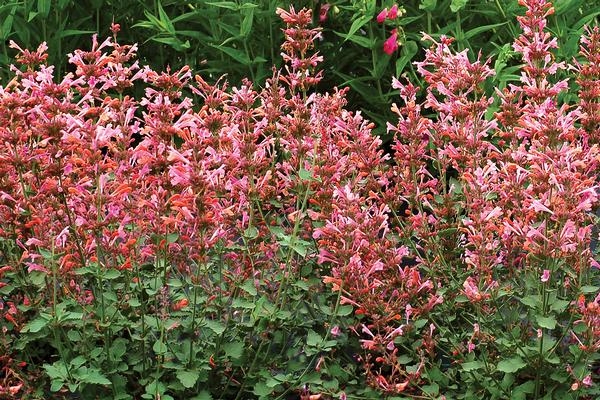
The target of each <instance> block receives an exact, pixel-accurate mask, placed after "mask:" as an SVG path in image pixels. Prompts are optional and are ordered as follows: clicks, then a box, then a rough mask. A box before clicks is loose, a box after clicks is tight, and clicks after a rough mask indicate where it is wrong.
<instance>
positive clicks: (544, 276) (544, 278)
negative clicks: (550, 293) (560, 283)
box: [540, 269, 550, 283]
mask: <svg viewBox="0 0 600 400" xmlns="http://www.w3.org/2000/svg"><path fill="white" fill-rule="evenodd" d="M548 279H550V271H549V270H547V269H545V270H544V272H543V273H542V276H541V278H540V280H541V281H542V282H544V283H545V282H548Z"/></svg>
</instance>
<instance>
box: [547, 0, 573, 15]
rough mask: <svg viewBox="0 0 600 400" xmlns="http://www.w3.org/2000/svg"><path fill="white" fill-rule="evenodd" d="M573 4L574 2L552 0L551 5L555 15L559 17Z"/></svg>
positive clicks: (569, 0)
mask: <svg viewBox="0 0 600 400" xmlns="http://www.w3.org/2000/svg"><path fill="white" fill-rule="evenodd" d="M574 2H575V0H554V1H553V2H552V5H553V6H554V10H555V13H556V15H561V14H562V13H564V12H566V11H568V10H569V9H570V8H571V7H572V3H574Z"/></svg>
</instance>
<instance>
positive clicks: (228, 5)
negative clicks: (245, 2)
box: [206, 1, 239, 11]
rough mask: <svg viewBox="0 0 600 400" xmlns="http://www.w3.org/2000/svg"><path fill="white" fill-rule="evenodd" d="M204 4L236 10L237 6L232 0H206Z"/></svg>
mask: <svg viewBox="0 0 600 400" xmlns="http://www.w3.org/2000/svg"><path fill="white" fill-rule="evenodd" d="M206 4H208V5H209V6H215V7H218V8H226V9H228V10H234V11H235V10H238V9H239V6H238V5H237V4H236V3H234V2H233V1H211V2H207V3H206Z"/></svg>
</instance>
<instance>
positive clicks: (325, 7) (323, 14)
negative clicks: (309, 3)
mask: <svg viewBox="0 0 600 400" xmlns="http://www.w3.org/2000/svg"><path fill="white" fill-rule="evenodd" d="M330 8H331V4H329V3H325V4H321V7H320V8H319V22H321V23H323V22H325V21H327V14H328V13H329V9H330Z"/></svg>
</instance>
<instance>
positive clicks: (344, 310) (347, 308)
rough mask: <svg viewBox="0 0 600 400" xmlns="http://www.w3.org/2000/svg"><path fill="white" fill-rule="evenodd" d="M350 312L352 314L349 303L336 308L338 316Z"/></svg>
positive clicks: (343, 315)
mask: <svg viewBox="0 0 600 400" xmlns="http://www.w3.org/2000/svg"><path fill="white" fill-rule="evenodd" d="M350 314H352V306H351V305H349V304H346V305H344V306H340V307H339V308H338V313H337V315H338V316H340V317H345V316H347V315H350Z"/></svg>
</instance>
